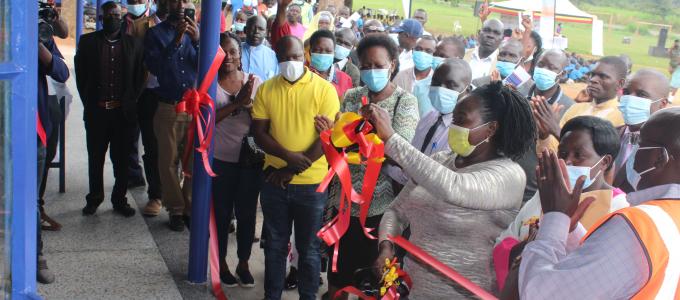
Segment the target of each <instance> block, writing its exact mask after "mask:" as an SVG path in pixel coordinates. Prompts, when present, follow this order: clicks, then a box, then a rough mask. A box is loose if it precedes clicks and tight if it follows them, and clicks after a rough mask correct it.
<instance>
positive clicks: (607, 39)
mask: <svg viewBox="0 0 680 300" xmlns="http://www.w3.org/2000/svg"><path fill="white" fill-rule="evenodd" d="M353 6H354V9H358V8H361V7H362V6H366V7H367V8H373V9H378V8H384V9H387V10H390V11H391V10H396V11H397V13H398V14H402V15H403V10H402V8H401V1H399V0H354V3H353ZM417 8H423V9H425V10H426V11H427V12H428V15H429V19H428V23H427V24H426V25H425V27H426V29H427V30H428V31H429V32H431V33H433V34H452V33H453V24H454V22H456V21H458V22H459V23H460V25H461V26H462V32H461V33H462V34H464V35H469V34H474V33H475V32H477V30H479V27H480V26H481V24H480V22H479V18H477V17H475V16H473V15H472V11H473V7H472V4H471V3H469V2H461V4H460V6H459V7H454V6H452V5H449V4H446V3H440V2H439V1H437V0H414V1H413V10H415V9H417ZM608 9H609V10H605V9H602V8H598V9H597V10H596V11H606V12H613V13H618V12H619V10H617V9H616V8H608ZM620 11H621V12H623V10H620ZM633 16H634V15H633V14H632V13H631V12H626V13H625V14H623V13H622V14H621V16H618V18H622V20H623V18H625V17H630V18H632V17H633ZM493 17H497V15H496V14H492V15H491V18H493ZM602 17H603V19H604V20H605V22H608V18H605V17H604V16H602ZM625 20H628V22H631V20H633V19H625ZM563 26H564V27H563V34H564V35H566V36H567V37H568V38H569V49H568V51H570V52H576V53H579V54H585V55H586V56H588V55H590V53H591V42H592V41H591V26H590V25H589V24H577V23H563ZM675 31H676V32H677V29H676V30H675ZM625 36H628V37H631V38H632V43H631V44H629V45H626V44H623V43H622V40H623V37H625ZM669 40H671V39H669ZM656 42H657V37H656V36H653V35H639V36H635V34H634V33H631V32H629V31H627V30H626V29H625V27H623V28H622V29H620V30H611V31H609V30H608V29H607V28H605V29H604V53H605V55H620V54H627V55H629V56H630V57H631V58H632V59H633V64H634V67H633V69H634V70H636V69H639V68H643V67H651V68H655V69H659V70H662V71H664V72H667V69H668V67H667V66H668V59H667V58H666V59H664V58H659V57H652V56H649V55H647V50H648V48H649V46H654V45H656ZM669 44H670V41H669V42H668V44H667V45H669Z"/></svg>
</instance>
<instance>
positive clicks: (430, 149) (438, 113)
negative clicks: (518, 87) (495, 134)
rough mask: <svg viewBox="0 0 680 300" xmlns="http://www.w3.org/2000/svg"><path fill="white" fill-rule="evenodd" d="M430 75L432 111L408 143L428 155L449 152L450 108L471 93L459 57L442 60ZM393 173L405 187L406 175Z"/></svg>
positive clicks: (466, 67)
mask: <svg viewBox="0 0 680 300" xmlns="http://www.w3.org/2000/svg"><path fill="white" fill-rule="evenodd" d="M433 73H434V75H433V76H432V86H431V87H430V88H429V93H428V94H429V97H430V99H431V102H432V106H433V107H434V109H433V110H431V111H430V112H428V113H427V114H425V115H424V116H423V117H421V118H420V121H418V127H416V134H415V136H414V137H413V140H412V141H411V145H413V146H414V147H416V148H418V149H420V151H421V152H422V153H424V154H426V155H428V156H432V155H433V154H435V153H437V152H440V151H449V150H450V149H449V143H448V138H449V126H450V125H451V121H452V120H453V109H454V108H455V107H456V104H457V103H458V101H459V100H460V99H462V98H463V97H464V96H465V94H466V93H467V91H469V90H470V81H471V78H472V71H471V70H470V66H469V65H468V63H467V62H466V61H464V60H462V59H459V58H449V59H446V60H444V62H442V64H441V65H440V66H439V67H438V68H437V69H436V70H435V71H434V72H433ZM400 171H401V170H400ZM396 173H397V172H395V175H394V176H392V178H393V179H395V180H396V181H397V182H399V183H401V184H406V182H407V181H408V174H406V173H404V172H403V171H401V172H398V173H399V174H396Z"/></svg>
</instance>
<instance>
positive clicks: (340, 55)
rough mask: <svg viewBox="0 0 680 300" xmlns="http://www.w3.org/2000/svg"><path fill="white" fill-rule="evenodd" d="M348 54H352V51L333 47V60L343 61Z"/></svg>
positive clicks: (338, 46)
mask: <svg viewBox="0 0 680 300" xmlns="http://www.w3.org/2000/svg"><path fill="white" fill-rule="evenodd" d="M350 52H352V49H347V48H345V47H343V46H340V45H335V59H337V60H343V59H345V58H347V56H349V53H350Z"/></svg>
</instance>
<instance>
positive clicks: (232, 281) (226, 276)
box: [220, 271, 238, 287]
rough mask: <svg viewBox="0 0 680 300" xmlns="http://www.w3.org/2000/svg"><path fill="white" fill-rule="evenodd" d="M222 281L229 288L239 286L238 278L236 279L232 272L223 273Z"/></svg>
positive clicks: (221, 275)
mask: <svg viewBox="0 0 680 300" xmlns="http://www.w3.org/2000/svg"><path fill="white" fill-rule="evenodd" d="M220 280H222V283H223V284H224V285H225V286H227V287H235V286H236V285H238V281H236V277H234V275H231V272H229V271H226V272H224V273H221V274H220Z"/></svg>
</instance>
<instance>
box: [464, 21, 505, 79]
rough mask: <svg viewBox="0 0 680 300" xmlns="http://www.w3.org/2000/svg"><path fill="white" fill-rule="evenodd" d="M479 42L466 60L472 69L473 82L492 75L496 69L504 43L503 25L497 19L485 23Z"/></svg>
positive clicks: (469, 51) (466, 56)
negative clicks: (501, 46)
mask: <svg viewBox="0 0 680 300" xmlns="http://www.w3.org/2000/svg"><path fill="white" fill-rule="evenodd" d="M478 40H479V46H477V47H475V48H472V49H469V50H468V51H467V52H466V53H465V60H466V61H467V62H468V63H469V64H470V69H472V79H473V80H474V79H477V78H479V77H484V76H487V75H489V74H491V71H492V70H493V69H494V68H495V67H496V57H497V56H498V46H500V44H501V42H502V41H503V23H502V22H501V21H499V20H497V19H491V20H488V21H486V22H484V26H483V27H482V30H481V31H480V32H479V37H478Z"/></svg>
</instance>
